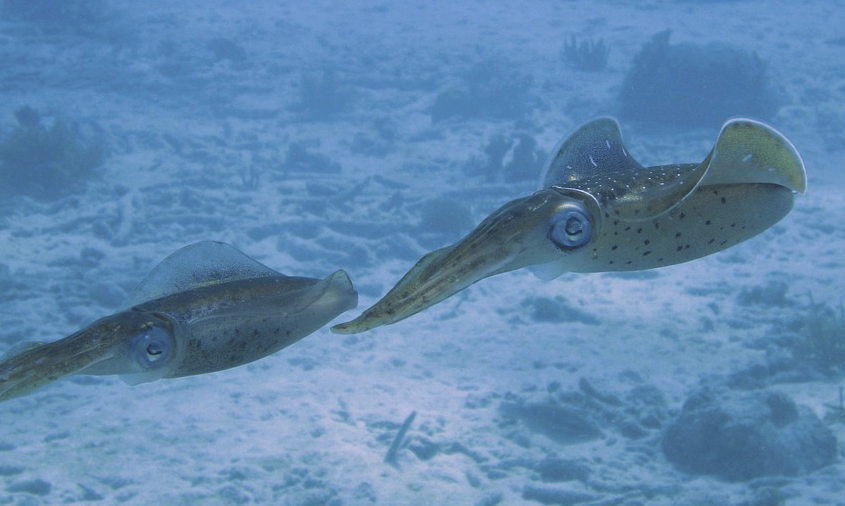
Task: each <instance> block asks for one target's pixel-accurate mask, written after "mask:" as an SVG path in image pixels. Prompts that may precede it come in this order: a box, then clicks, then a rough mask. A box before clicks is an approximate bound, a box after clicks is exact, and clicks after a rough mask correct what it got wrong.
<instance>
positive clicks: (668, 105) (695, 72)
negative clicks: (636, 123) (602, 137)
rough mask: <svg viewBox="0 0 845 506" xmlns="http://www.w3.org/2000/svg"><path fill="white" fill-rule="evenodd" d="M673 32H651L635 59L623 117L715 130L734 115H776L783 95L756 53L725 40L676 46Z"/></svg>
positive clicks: (623, 102) (625, 85)
mask: <svg viewBox="0 0 845 506" xmlns="http://www.w3.org/2000/svg"><path fill="white" fill-rule="evenodd" d="M671 34H672V32H671V31H670V30H666V31H663V32H660V33H658V34H657V35H655V36H653V37H652V38H651V40H649V41H648V42H646V43H645V44H644V45H643V47H642V50H641V51H640V53H639V54H638V55H637V56H636V58H635V59H634V62H633V65H632V67H631V70H630V71H629V72H628V74H627V76H626V77H625V80H624V82H623V83H622V88H621V91H620V93H619V115H620V116H621V117H622V118H625V119H630V120H640V121H645V122H651V123H668V124H671V125H676V126H683V127H689V128H698V127H712V128H716V127H718V126H719V125H721V124H722V123H723V122H724V121H725V119H726V118H729V117H731V116H737V115H750V116H754V117H757V118H760V119H764V120H765V119H769V118H771V117H772V116H774V115H775V114H776V113H777V111H778V108H779V107H780V104H779V102H780V100H779V97H778V95H777V94H776V93H775V91H774V89H773V87H772V85H771V83H770V82H769V78H768V74H767V63H766V62H765V61H763V60H762V59H761V58H760V57H759V56H757V54H756V53H750V52H748V51H746V50H744V49H742V48H739V47H736V46H732V45H728V44H723V43H711V44H707V45H697V44H677V45H673V44H670V43H669V38H670V37H671Z"/></svg>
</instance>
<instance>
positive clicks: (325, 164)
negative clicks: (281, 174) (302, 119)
mask: <svg viewBox="0 0 845 506" xmlns="http://www.w3.org/2000/svg"><path fill="white" fill-rule="evenodd" d="M282 167H283V168H284V169H285V170H288V171H291V172H309V173H322V174H332V173H338V172H340V171H341V166H340V164H339V163H338V162H336V161H334V160H332V159H331V158H329V157H328V156H326V155H324V154H322V153H315V152H313V151H311V150H309V149H308V148H306V147H305V146H303V145H302V144H300V143H299V142H292V143H290V144H289V145H288V152H287V156H286V157H285V162H284V163H283V164H282Z"/></svg>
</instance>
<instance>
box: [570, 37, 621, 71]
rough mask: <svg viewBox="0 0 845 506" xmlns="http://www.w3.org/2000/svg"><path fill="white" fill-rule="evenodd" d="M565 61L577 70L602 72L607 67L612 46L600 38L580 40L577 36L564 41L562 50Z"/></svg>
mask: <svg viewBox="0 0 845 506" xmlns="http://www.w3.org/2000/svg"><path fill="white" fill-rule="evenodd" d="M561 55H562V56H563V61H565V62H566V63H567V65H569V66H570V67H572V68H574V69H575V70H583V71H586V72H601V71H602V70H604V68H605V67H607V58H608V57H609V56H610V47H608V46H606V45H605V43H604V41H603V40H601V39H599V40H598V41H594V40H582V41H580V42H578V40H577V39H575V36H573V37H572V39H570V41H569V42H564V43H563V51H562V52H561Z"/></svg>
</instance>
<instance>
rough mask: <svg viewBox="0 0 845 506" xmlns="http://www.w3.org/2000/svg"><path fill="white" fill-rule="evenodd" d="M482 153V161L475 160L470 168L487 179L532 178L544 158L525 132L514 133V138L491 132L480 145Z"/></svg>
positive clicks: (514, 179)
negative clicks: (486, 140) (485, 143)
mask: <svg viewBox="0 0 845 506" xmlns="http://www.w3.org/2000/svg"><path fill="white" fill-rule="evenodd" d="M484 155H485V158H486V160H484V161H481V160H478V161H475V162H474V163H473V164H472V166H471V170H472V171H473V172H475V173H477V172H480V173H482V174H483V175H484V176H485V178H486V180H487V181H497V180H502V181H505V182H518V181H534V180H536V179H537V178H539V177H540V171H541V170H542V168H543V164H544V163H545V159H546V153H545V152H544V151H543V150H542V149H540V148H538V147H537V141H536V140H535V139H534V137H532V136H531V135H529V134H527V133H520V134H516V135H515V138H511V137H506V136H504V135H502V134H495V135H493V136H492V137H491V138H490V140H489V141H488V143H487V146H485V147H484ZM508 155H510V158H509V159H508Z"/></svg>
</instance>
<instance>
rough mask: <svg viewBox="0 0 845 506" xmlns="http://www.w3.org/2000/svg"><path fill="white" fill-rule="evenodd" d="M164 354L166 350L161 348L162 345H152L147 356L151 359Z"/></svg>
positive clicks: (148, 348) (148, 347)
mask: <svg viewBox="0 0 845 506" xmlns="http://www.w3.org/2000/svg"><path fill="white" fill-rule="evenodd" d="M163 353H164V349H163V348H162V346H161V343H152V344H150V345H149V346H147V355H149V356H151V357H155V358H158V356H159V355H162V354H163Z"/></svg>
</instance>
